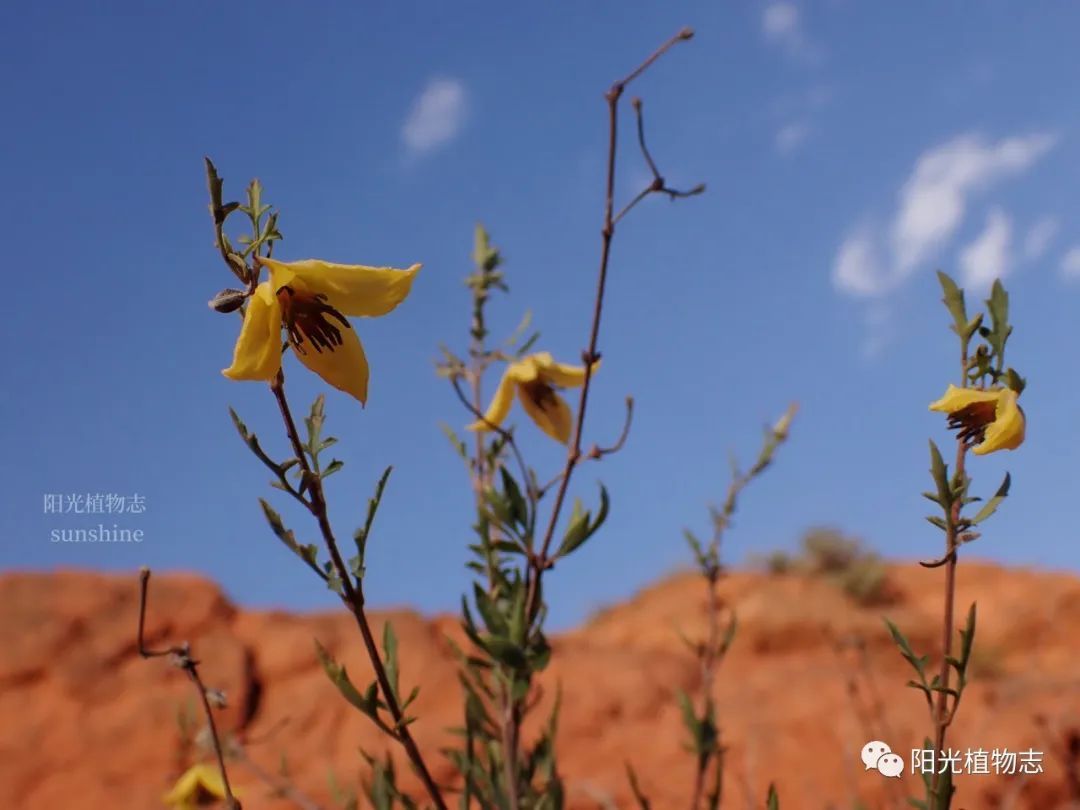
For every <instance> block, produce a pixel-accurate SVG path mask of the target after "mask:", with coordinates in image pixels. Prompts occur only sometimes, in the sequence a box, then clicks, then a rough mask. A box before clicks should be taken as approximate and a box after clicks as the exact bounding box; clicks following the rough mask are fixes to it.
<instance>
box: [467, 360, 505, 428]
mask: <svg viewBox="0 0 1080 810" xmlns="http://www.w3.org/2000/svg"><path fill="white" fill-rule="evenodd" d="M514 365H515V364H513V363H511V364H510V365H509V366H507V367H506V371H504V372H503V375H502V379H501V380H499V387H498V388H497V389H495V396H494V397H493V398H492V400H491V404H490V405H488V409H487V413H485V414H484V418H483V419H477V420H476V421H475V422H473V423H472V424H471V425H469V426H468V427H466V428H465V429H466V430H481V431H483V430H490V429H491V428H490V427H489V423H490V424H492V425H501V424H502V423H503V421H504V420H505V419H506V416H507V414H509V413H510V405H511V404H512V403H513V401H514V385H515V384H516V383H517V380H516V379H515V377H514Z"/></svg>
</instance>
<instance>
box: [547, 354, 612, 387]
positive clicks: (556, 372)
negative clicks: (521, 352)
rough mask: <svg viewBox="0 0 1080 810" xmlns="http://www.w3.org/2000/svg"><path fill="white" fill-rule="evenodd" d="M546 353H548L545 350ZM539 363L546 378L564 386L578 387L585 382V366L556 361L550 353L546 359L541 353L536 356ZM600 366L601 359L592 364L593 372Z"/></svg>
mask: <svg viewBox="0 0 1080 810" xmlns="http://www.w3.org/2000/svg"><path fill="white" fill-rule="evenodd" d="M545 354H547V353H546V352H545ZM536 360H537V365H538V366H539V367H540V373H541V375H542V376H543V377H544V379H546V380H548V381H549V382H552V383H554V384H555V385H558V386H560V387H562V388H578V387H580V386H582V385H584V384H585V366H568V365H566V364H564V363H556V362H555V361H554V360H552V359H551V355H550V354H548V355H547V358H546V362H545V360H544V359H543V358H542V356H541V355H537V356H536ZM598 368H600V361H599V360H597V361H596V362H595V363H593V364H592V373H593V374H596V370H597V369H598Z"/></svg>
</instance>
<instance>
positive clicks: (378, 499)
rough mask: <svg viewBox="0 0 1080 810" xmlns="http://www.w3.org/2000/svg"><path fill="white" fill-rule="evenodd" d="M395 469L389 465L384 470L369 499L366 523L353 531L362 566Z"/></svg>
mask: <svg viewBox="0 0 1080 810" xmlns="http://www.w3.org/2000/svg"><path fill="white" fill-rule="evenodd" d="M393 471H394V468H393V467H387V468H386V469H385V470H383V474H382V476H381V477H380V478H379V482H378V483H377V484H376V485H375V494H374V495H373V496H372V497H371V498H370V499H369V500H368V508H367V517H366V518H365V519H364V525H363V526H362V527H361V528H359V529H357V530H356V532H354V533H353V541H354V542H355V543H356V550H357V553H358V554H359V556H360V564H361V567H362V566H363V562H364V554H365V552H366V550H367V541H368V537H369V536H370V534H371V526H372V524H374V523H375V514H376V513H377V512H378V511H379V504H380V503H382V497H383V492H384V491H385V490H386V482H387V481H388V480H389V479H390V473H391V472H393Z"/></svg>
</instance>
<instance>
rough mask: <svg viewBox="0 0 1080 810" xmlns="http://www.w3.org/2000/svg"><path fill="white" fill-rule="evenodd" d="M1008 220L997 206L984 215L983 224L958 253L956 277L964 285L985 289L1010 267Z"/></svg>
mask: <svg viewBox="0 0 1080 810" xmlns="http://www.w3.org/2000/svg"><path fill="white" fill-rule="evenodd" d="M1012 235H1013V226H1012V220H1011V219H1009V217H1008V215H1007V214H1006V213H1005V212H1004V211H1002V210H1001V209H1000V208H995V209H993V210H992V211H991V212H990V213H989V214H988V215H987V217H986V227H984V228H983V230H982V233H980V234H979V235H978V236H977V237H975V239H974V240H973V241H972V242H971V243H970V244H969V245H968V246H967V247H965V248H964V249H963V250H962V251H961V253H960V278H961V280H962V281H963V283H964V284H965V285H966V286H968V287H973V288H975V289H976V290H988V289H989V288H990V286H991V285H992V284H993V283H994V279H998V278H1004V277H1005V276H1006V275H1008V273H1009V270H1011V269H1012V265H1013V259H1012Z"/></svg>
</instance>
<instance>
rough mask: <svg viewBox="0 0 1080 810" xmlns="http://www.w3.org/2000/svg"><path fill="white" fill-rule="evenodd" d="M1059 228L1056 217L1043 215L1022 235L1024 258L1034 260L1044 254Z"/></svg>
mask: <svg viewBox="0 0 1080 810" xmlns="http://www.w3.org/2000/svg"><path fill="white" fill-rule="evenodd" d="M1059 228H1060V223H1059V222H1058V220H1057V218H1056V217H1043V218H1042V219H1040V220H1039V221H1038V222H1036V223H1035V224H1034V225H1032V226H1031V227H1030V228H1028V232H1027V235H1026V236H1025V237H1024V259H1025V260H1027V261H1029V262H1034V261H1038V260H1039V259H1041V258H1042V257H1043V256H1045V255H1046V251H1047V249H1048V248H1049V247H1050V243H1051V242H1053V241H1054V237H1055V236H1057V234H1058V230H1059Z"/></svg>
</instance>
